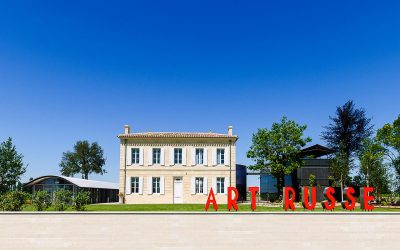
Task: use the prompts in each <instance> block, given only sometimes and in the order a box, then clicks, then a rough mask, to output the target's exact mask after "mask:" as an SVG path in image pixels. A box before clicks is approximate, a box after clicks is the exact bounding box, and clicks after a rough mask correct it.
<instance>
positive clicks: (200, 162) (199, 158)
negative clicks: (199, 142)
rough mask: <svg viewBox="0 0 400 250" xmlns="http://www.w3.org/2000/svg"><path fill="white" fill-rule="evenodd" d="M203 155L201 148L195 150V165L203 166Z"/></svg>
mask: <svg viewBox="0 0 400 250" xmlns="http://www.w3.org/2000/svg"><path fill="white" fill-rule="evenodd" d="M203 155H204V149H202V148H196V159H195V162H196V165H203V164H204V163H203Z"/></svg>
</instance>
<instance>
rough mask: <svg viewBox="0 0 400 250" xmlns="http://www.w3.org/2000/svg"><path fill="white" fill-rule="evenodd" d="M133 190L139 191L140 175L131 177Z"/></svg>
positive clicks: (134, 192)
mask: <svg viewBox="0 0 400 250" xmlns="http://www.w3.org/2000/svg"><path fill="white" fill-rule="evenodd" d="M131 192H132V194H138V193H139V177H131Z"/></svg>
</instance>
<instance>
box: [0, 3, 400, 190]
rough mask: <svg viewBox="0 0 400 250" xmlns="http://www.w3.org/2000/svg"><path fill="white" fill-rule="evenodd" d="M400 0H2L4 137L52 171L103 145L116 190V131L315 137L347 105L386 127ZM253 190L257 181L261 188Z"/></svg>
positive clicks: (243, 143) (32, 173)
mask: <svg viewBox="0 0 400 250" xmlns="http://www.w3.org/2000/svg"><path fill="white" fill-rule="evenodd" d="M399 10H400V3H399V2H398V1H385V2H384V3H382V2H380V3H378V2H377V1H351V2H349V1H301V2H299V1H260V2H257V1H253V2H248V1H246V2H245V1H219V2H218V3H217V2H216V1H140V2H139V1H137V2H136V1H129V3H128V1H127V2H119V3H111V2H102V1H94V2H85V3H82V2H81V1H79V2H72V1H65V2H61V1H26V2H25V1H2V2H0V140H1V141H3V140H5V139H6V138H7V137H12V138H13V139H14V142H15V144H16V146H17V149H18V150H19V152H21V153H22V154H23V155H24V156H25V157H24V161H25V163H26V164H29V166H28V169H27V173H26V174H25V175H24V177H23V180H27V179H28V178H29V177H36V176H39V175H43V174H58V173H59V167H58V164H59V162H60V159H61V156H62V152H64V151H66V150H71V149H72V146H73V144H74V143H75V141H77V140H82V139H87V140H89V141H97V142H99V143H100V144H101V146H102V147H103V148H104V150H105V156H106V157H107V164H106V169H107V171H108V174H106V175H104V176H91V178H93V179H99V180H108V181H114V182H117V181H118V167H119V166H118V163H119V159H118V157H119V154H118V150H119V147H118V143H119V142H118V140H117V138H116V135H117V134H118V133H120V132H122V130H123V125H124V124H130V125H131V126H132V130H133V131H209V130H212V131H213V132H226V130H227V126H228V125H233V126H234V133H236V134H238V135H239V137H240V139H239V141H238V145H237V146H238V147H237V153H238V155H237V161H238V163H243V164H249V163H251V162H250V161H249V160H248V159H246V151H247V150H248V148H249V146H250V143H251V135H252V133H253V132H255V131H256V130H257V128H261V127H269V126H270V125H271V124H272V122H274V121H278V120H279V119H280V117H281V116H283V115H286V116H288V117H289V118H290V119H294V120H296V121H297V122H298V123H300V124H307V125H308V129H307V130H306V135H308V136H311V137H312V138H313V143H323V142H321V140H320V133H321V131H322V127H323V126H324V125H327V124H328V122H329V115H333V114H334V111H335V108H336V106H338V105H341V104H343V103H344V102H346V101H347V100H349V99H352V100H354V101H355V102H356V104H357V106H359V107H364V108H365V109H366V110H367V114H368V115H369V116H371V117H373V122H374V124H375V125H376V126H375V127H376V128H378V127H380V126H382V125H383V124H384V123H386V122H391V121H393V120H394V119H395V118H396V117H397V115H398V114H399V113H400V98H399V93H400V84H399V79H400V70H399V69H400V15H399V14H398V13H399ZM253 181H254V180H253Z"/></svg>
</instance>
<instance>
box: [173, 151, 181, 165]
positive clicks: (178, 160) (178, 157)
mask: <svg viewBox="0 0 400 250" xmlns="http://www.w3.org/2000/svg"><path fill="white" fill-rule="evenodd" d="M174 164H182V149H181V148H175V149H174Z"/></svg>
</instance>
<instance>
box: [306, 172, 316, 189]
mask: <svg viewBox="0 0 400 250" xmlns="http://www.w3.org/2000/svg"><path fill="white" fill-rule="evenodd" d="M308 183H309V185H310V187H314V185H315V175H313V174H310V176H309V177H308Z"/></svg>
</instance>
